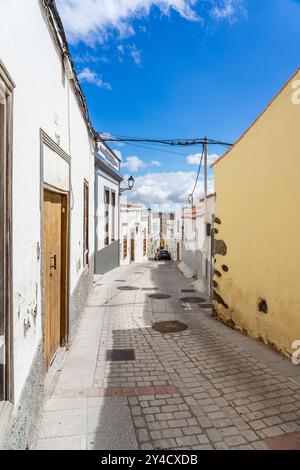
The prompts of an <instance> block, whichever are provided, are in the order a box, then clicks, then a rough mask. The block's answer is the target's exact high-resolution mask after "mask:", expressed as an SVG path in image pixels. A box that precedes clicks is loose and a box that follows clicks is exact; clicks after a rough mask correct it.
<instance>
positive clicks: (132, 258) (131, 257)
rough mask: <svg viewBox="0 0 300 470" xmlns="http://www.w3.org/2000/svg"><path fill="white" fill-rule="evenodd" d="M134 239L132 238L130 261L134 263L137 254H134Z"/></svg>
mask: <svg viewBox="0 0 300 470" xmlns="http://www.w3.org/2000/svg"><path fill="white" fill-rule="evenodd" d="M134 245H135V243H134V238H131V245H130V261H132V262H134V260H135V253H134Z"/></svg>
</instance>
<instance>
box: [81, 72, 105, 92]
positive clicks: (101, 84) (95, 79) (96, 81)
mask: <svg viewBox="0 0 300 470" xmlns="http://www.w3.org/2000/svg"><path fill="white" fill-rule="evenodd" d="M78 80H79V81H80V82H82V83H84V82H86V83H91V84H93V85H96V86H97V87H98V88H103V89H105V90H111V85H110V84H109V83H106V82H105V81H104V80H102V78H101V77H100V76H99V75H98V74H97V73H96V72H94V71H93V70H91V69H90V68H89V67H85V68H84V69H83V70H82V71H81V72H80V73H79V74H78Z"/></svg>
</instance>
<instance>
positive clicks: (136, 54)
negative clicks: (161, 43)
mask: <svg viewBox="0 0 300 470" xmlns="http://www.w3.org/2000/svg"><path fill="white" fill-rule="evenodd" d="M130 54H131V57H132V58H133V60H134V63H135V64H136V65H141V64H142V51H138V50H137V48H136V47H135V45H134V46H132V48H131V52H130Z"/></svg>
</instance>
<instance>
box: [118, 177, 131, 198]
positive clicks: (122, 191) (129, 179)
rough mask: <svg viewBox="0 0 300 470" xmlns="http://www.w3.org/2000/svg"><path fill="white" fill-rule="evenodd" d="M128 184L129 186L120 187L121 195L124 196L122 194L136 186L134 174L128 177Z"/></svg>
mask: <svg viewBox="0 0 300 470" xmlns="http://www.w3.org/2000/svg"><path fill="white" fill-rule="evenodd" d="M127 184H128V188H120V196H122V194H123V193H124V192H125V191H131V190H132V188H133V186H134V177H133V176H130V177H129V178H128V181H127Z"/></svg>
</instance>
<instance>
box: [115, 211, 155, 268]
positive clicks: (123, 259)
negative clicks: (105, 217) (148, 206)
mask: <svg viewBox="0 0 300 470" xmlns="http://www.w3.org/2000/svg"><path fill="white" fill-rule="evenodd" d="M120 214H121V216H120V225H121V243H120V264H121V265H123V264H130V263H143V262H146V261H147V260H148V213H147V211H145V210H144V209H143V206H140V205H139V204H122V203H121V205H120Z"/></svg>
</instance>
